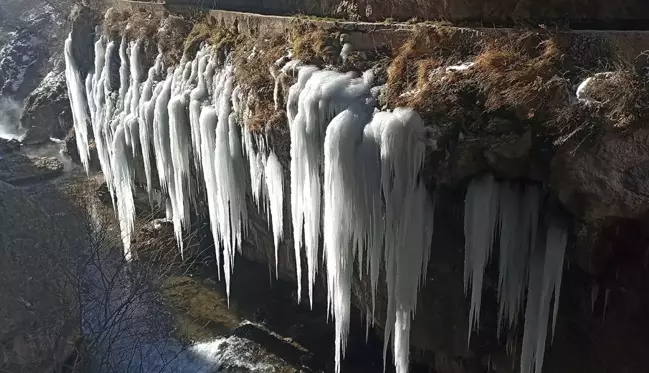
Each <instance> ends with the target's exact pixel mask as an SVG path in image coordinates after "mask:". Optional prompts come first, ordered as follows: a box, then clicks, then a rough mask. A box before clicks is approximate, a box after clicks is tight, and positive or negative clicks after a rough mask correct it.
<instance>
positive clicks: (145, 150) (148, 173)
mask: <svg viewBox="0 0 649 373" xmlns="http://www.w3.org/2000/svg"><path fill="white" fill-rule="evenodd" d="M160 61H161V59H160V58H158V59H156V62H155V64H154V65H153V66H152V67H151V68H150V69H149V73H148V77H147V80H146V81H145V82H144V85H143V88H142V95H141V96H140V102H139V104H138V106H139V113H138V116H139V120H140V126H139V129H140V134H139V135H140V146H141V149H142V160H143V163H144V175H145V177H146V190H147V193H148V195H149V202H152V200H153V181H152V179H153V172H152V167H151V152H152V149H153V148H152V144H153V118H154V110H155V101H156V99H157V96H158V95H159V94H160V91H161V88H158V87H161V85H158V86H157V87H156V89H154V88H153V85H154V84H155V79H156V75H157V71H158V70H159V68H160V66H159V63H160Z"/></svg>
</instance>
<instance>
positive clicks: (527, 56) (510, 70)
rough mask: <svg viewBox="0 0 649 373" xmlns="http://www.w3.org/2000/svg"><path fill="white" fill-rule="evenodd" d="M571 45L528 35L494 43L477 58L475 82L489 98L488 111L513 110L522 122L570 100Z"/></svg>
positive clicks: (557, 40)
mask: <svg viewBox="0 0 649 373" xmlns="http://www.w3.org/2000/svg"><path fill="white" fill-rule="evenodd" d="M566 49H567V43H562V41H561V40H559V39H558V38H556V37H553V36H548V37H543V36H540V35H539V34H536V33H525V34H523V35H522V36H520V37H516V36H515V35H511V36H508V37H506V38H500V39H497V40H494V41H492V42H490V43H489V44H488V45H487V46H486V47H485V48H484V50H483V51H482V53H481V54H480V55H479V56H478V57H477V58H476V60H475V66H474V69H472V71H473V74H472V75H473V79H474V80H475V82H476V84H477V86H478V89H479V91H480V93H481V94H482V95H484V97H485V110H486V111H487V112H495V111H498V110H501V109H507V110H513V111H514V112H516V114H517V115H516V116H517V117H518V118H520V119H530V118H533V117H535V116H536V115H537V113H539V112H542V111H544V112H545V111H547V110H550V111H551V110H552V108H554V107H557V106H561V105H563V103H565V102H568V101H569V95H570V92H569V87H568V84H567V83H568V82H567V80H565V79H563V78H562V74H563V73H564V72H565V71H567V70H568V69H569V68H570V66H569V65H568V61H567V60H568V57H567V54H566V53H565V52H564V51H565V50H566Z"/></svg>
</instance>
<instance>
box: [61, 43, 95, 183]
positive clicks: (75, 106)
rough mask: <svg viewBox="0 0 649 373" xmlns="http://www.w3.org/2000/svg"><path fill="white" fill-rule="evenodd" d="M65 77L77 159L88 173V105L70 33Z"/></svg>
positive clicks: (66, 45)
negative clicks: (77, 149)
mask: <svg viewBox="0 0 649 373" xmlns="http://www.w3.org/2000/svg"><path fill="white" fill-rule="evenodd" d="M65 77H66V82H67V86H68V96H69V97H70V106H71V107H72V118H73V120H74V129H75V136H76V140H77V146H78V148H79V158H80V159H81V163H82V164H83V167H84V168H85V170H86V172H88V171H89V160H90V151H89V149H88V123H89V122H90V118H89V116H88V106H87V105H88V104H87V102H86V95H85V92H84V91H85V89H84V84H83V81H82V78H81V74H80V72H79V68H78V66H77V61H75V59H74V56H73V55H72V33H70V34H69V35H68V38H67V39H66V40H65Z"/></svg>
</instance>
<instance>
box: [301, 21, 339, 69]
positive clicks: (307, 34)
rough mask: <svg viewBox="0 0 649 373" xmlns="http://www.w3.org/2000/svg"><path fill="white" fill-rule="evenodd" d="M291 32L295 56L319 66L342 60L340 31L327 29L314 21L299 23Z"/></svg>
mask: <svg viewBox="0 0 649 373" xmlns="http://www.w3.org/2000/svg"><path fill="white" fill-rule="evenodd" d="M289 34H290V38H291V48H292V50H293V55H294V58H296V59H299V60H300V61H302V62H304V63H306V64H311V65H319V66H323V65H333V64H337V63H338V62H340V61H339V60H340V48H341V47H342V43H341V41H340V36H341V34H340V32H337V31H330V30H326V29H324V28H322V27H320V26H316V25H314V24H313V23H299V24H296V25H295V26H294V27H293V29H292V30H291V31H290V33H289Z"/></svg>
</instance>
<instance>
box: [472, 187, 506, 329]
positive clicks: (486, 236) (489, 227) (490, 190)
mask: <svg viewBox="0 0 649 373" xmlns="http://www.w3.org/2000/svg"><path fill="white" fill-rule="evenodd" d="M498 187H499V184H498V183H496V181H495V180H494V177H493V176H492V175H487V176H484V177H481V178H477V179H474V180H473V181H472V182H471V184H470V185H469V187H468V189H467V193H466V201H465V203H464V232H465V254H464V255H465V257H464V290H465V291H466V292H468V291H469V285H471V309H470V311H469V336H468V339H469V341H470V340H471V332H472V331H473V329H474V328H476V329H477V328H478V327H479V325H480V322H479V321H480V306H481V304H482V283H483V277H484V271H485V268H486V266H487V263H488V261H489V258H490V257H491V248H492V247H493V241H494V233H495V229H496V222H497V218H498V201H499V199H498V198H499V191H498Z"/></svg>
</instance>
